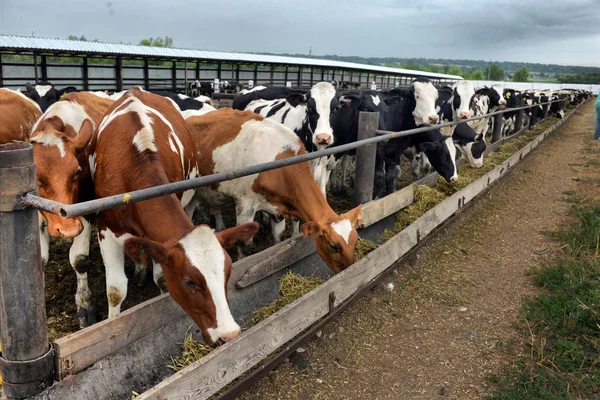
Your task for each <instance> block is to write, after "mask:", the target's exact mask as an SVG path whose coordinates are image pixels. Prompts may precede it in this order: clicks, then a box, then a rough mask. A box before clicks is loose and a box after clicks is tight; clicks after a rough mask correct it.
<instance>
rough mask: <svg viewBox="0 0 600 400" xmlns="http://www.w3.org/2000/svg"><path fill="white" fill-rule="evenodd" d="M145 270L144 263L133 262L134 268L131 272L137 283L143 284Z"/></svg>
mask: <svg viewBox="0 0 600 400" xmlns="http://www.w3.org/2000/svg"><path fill="white" fill-rule="evenodd" d="M147 271H148V269H147V267H146V265H144V264H142V263H135V270H134V272H133V276H134V280H135V282H136V283H137V284H138V285H140V286H143V285H144V284H145V283H146V277H147V276H148V274H147Z"/></svg>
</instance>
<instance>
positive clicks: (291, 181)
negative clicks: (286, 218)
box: [267, 153, 338, 224]
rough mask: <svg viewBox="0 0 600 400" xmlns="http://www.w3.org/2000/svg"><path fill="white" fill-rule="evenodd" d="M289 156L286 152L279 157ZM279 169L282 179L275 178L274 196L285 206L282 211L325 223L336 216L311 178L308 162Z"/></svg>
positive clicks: (300, 217)
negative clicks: (276, 182) (276, 183)
mask: <svg viewBox="0 0 600 400" xmlns="http://www.w3.org/2000/svg"><path fill="white" fill-rule="evenodd" d="M282 154H285V153H282ZM280 156H281V154H280ZM289 156H290V155H289V154H288V155H287V156H285V157H281V158H287V157H289ZM278 158H280V157H278ZM279 171H281V173H278V174H279V177H281V178H283V179H278V180H277V181H278V182H279V184H278V185H277V186H276V188H277V189H276V191H277V192H278V193H277V194H278V195H277V196H276V197H278V198H279V199H280V200H281V201H280V203H282V204H283V207H284V208H286V210H282V211H287V213H289V214H290V215H291V216H292V217H294V218H297V219H299V220H301V221H304V222H308V221H317V222H320V223H323V224H327V223H329V221H334V220H335V219H336V218H337V217H338V215H337V214H336V213H335V212H334V211H333V210H332V209H331V207H330V206H329V204H328V203H327V200H326V199H325V197H324V196H323V193H322V192H321V189H320V188H319V186H318V185H317V183H316V182H315V180H314V179H313V175H312V172H311V171H310V167H309V166H308V163H306V164H297V167H296V166H289V167H286V168H282V169H280V170H279ZM269 172H272V171H269ZM276 173H277V172H276ZM268 197H269V196H267V199H268Z"/></svg>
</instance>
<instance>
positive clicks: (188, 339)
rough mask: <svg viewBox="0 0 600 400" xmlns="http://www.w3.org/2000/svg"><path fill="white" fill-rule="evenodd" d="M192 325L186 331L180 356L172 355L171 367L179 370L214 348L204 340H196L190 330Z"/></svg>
mask: <svg viewBox="0 0 600 400" xmlns="http://www.w3.org/2000/svg"><path fill="white" fill-rule="evenodd" d="M190 328H191V326H190V327H189V328H188V330H187V331H186V332H185V336H184V339H183V343H182V344H181V350H182V351H181V355H180V356H179V357H175V358H173V357H171V365H169V368H171V369H173V370H175V371H179V370H182V369H183V368H185V367H187V366H188V365H190V364H191V363H193V362H194V361H197V360H199V359H201V358H202V357H204V356H205V355H207V354H208V353H210V352H211V351H212V348H211V347H210V346H208V345H207V344H206V343H204V342H200V341H197V340H195V339H194V338H193V337H192V334H191V333H188V332H189V331H190Z"/></svg>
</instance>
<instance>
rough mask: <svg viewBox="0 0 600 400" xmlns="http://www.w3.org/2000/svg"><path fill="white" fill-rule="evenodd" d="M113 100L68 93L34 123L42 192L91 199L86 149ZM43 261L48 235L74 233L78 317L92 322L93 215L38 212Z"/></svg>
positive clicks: (72, 201)
mask: <svg viewBox="0 0 600 400" xmlns="http://www.w3.org/2000/svg"><path fill="white" fill-rule="evenodd" d="M112 103H113V101H112V100H110V99H107V98H103V97H99V96H97V95H95V94H92V93H88V92H75V93H69V94H67V95H66V96H63V98H62V99H61V100H59V101H57V102H56V103H54V104H52V105H51V106H50V107H49V108H48V110H46V112H45V113H44V115H42V117H41V118H40V119H39V120H38V121H37V122H36V124H35V125H34V126H33V128H32V133H31V139H30V140H31V144H32V145H33V157H34V160H35V163H36V172H37V180H38V187H39V191H40V196H41V197H44V198H47V199H51V200H54V201H58V202H61V203H65V204H75V203H78V202H80V201H86V200H92V199H93V197H94V189H93V183H92V181H91V175H90V171H89V164H88V161H87V155H86V148H87V145H88V143H89V141H90V139H91V136H92V133H93V131H94V129H95V128H96V127H97V126H98V125H99V124H100V121H101V120H102V118H103V117H104V113H105V112H106V111H107V110H108V108H109V107H110V106H111V105H112ZM39 221H40V245H41V250H42V263H43V264H46V262H47V261H48V256H49V242H50V238H49V236H53V237H62V238H72V239H73V243H72V245H71V248H70V250H69V262H70V264H71V266H72V267H73V269H74V270H75V273H76V275H77V294H76V295H75V303H76V306H77V318H78V320H79V324H80V326H81V327H85V326H87V325H90V324H91V323H93V322H94V312H93V309H92V302H91V291H90V289H89V287H88V283H87V267H86V262H85V261H86V260H87V258H88V255H89V251H90V239H91V233H92V227H91V223H92V221H91V216H86V217H76V218H67V219H64V218H62V217H61V216H59V215H55V214H52V213H48V212H45V211H40V218H39Z"/></svg>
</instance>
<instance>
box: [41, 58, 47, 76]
mask: <svg viewBox="0 0 600 400" xmlns="http://www.w3.org/2000/svg"><path fill="white" fill-rule="evenodd" d="M40 67H41V69H42V81H44V82H48V65H47V64H46V56H42V63H41V64H40Z"/></svg>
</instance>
